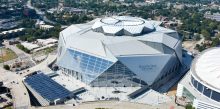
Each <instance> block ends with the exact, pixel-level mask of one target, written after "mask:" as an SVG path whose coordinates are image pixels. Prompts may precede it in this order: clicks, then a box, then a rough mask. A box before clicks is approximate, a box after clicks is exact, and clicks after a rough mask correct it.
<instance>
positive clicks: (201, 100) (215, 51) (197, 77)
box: [177, 47, 220, 109]
mask: <svg viewBox="0 0 220 109" xmlns="http://www.w3.org/2000/svg"><path fill="white" fill-rule="evenodd" d="M219 53H220V48H217V47H216V48H211V49H207V50H205V51H204V52H202V53H201V54H200V55H199V56H197V57H196V58H195V59H194V61H193V63H192V65H191V70H190V71H189V72H188V74H186V76H185V77H184V78H183V79H182V80H181V81H180V83H179V84H178V89H177V96H178V97H184V98H187V100H188V101H189V102H192V104H193V106H194V107H196V108H201V109H203V108H206V109H218V108H219V106H220V103H219V101H220V86H219V83H220V79H219V74H220V73H219V72H220V67H219V66H220V63H219V62H220V56H219Z"/></svg>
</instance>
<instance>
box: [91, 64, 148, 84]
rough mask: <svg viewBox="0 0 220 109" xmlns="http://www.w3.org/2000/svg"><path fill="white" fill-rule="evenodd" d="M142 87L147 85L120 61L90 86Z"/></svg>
mask: <svg viewBox="0 0 220 109" xmlns="http://www.w3.org/2000/svg"><path fill="white" fill-rule="evenodd" d="M142 85H147V84H146V83H145V82H144V81H143V80H141V79H140V78H138V76H136V74H134V73H133V72H132V71H131V70H129V69H128V68H127V67H126V66H125V65H123V64H122V63H121V62H120V61H117V62H116V63H115V64H114V65H112V66H111V67H110V68H109V69H108V70H106V71H105V72H104V73H102V74H101V75H100V76H99V77H98V78H97V79H95V80H94V81H93V82H92V83H91V86H99V87H135V86H142Z"/></svg>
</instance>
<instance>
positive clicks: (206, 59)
mask: <svg viewBox="0 0 220 109" xmlns="http://www.w3.org/2000/svg"><path fill="white" fill-rule="evenodd" d="M219 53H220V48H217V47H216V48H212V49H208V50H206V51H204V52H203V53H202V54H200V55H199V56H198V57H197V58H196V59H195V60H194V62H193V64H192V69H191V70H192V75H193V76H194V77H195V78H197V79H198V80H199V81H201V82H202V83H203V84H204V85H206V86H207V87H209V88H211V89H213V90H216V91H218V92H219V91H220V55H219Z"/></svg>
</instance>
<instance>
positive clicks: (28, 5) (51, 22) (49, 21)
mask: <svg viewBox="0 0 220 109" xmlns="http://www.w3.org/2000/svg"><path fill="white" fill-rule="evenodd" d="M26 6H27V7H28V8H30V9H34V10H35V11H36V13H37V14H38V15H39V16H40V17H41V18H42V19H43V21H45V22H48V23H50V24H56V22H54V21H51V20H49V19H48V18H47V17H46V16H45V13H44V12H42V11H41V10H39V9H37V8H35V7H33V6H32V5H31V0H28V1H27V4H26Z"/></svg>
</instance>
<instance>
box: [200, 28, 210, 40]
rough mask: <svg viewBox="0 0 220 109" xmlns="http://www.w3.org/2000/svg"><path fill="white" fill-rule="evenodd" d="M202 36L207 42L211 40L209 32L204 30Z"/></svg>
mask: <svg viewBox="0 0 220 109" xmlns="http://www.w3.org/2000/svg"><path fill="white" fill-rule="evenodd" d="M201 34H202V35H203V36H204V37H205V39H206V40H210V39H211V37H210V36H211V34H210V33H209V31H207V30H205V29H202V31H201Z"/></svg>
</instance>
